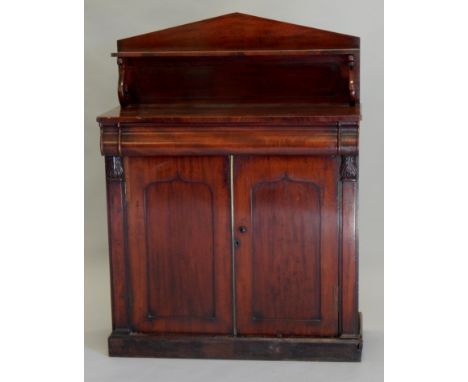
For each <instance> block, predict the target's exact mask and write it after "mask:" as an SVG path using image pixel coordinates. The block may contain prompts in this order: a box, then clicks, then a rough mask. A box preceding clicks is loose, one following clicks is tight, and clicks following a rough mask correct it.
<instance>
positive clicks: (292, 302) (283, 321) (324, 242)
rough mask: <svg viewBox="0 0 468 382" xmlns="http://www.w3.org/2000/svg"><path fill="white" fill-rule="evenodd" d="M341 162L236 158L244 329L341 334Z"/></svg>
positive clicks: (240, 312) (238, 266)
mask: <svg viewBox="0 0 468 382" xmlns="http://www.w3.org/2000/svg"><path fill="white" fill-rule="evenodd" d="M338 168H339V161H338V160H337V158H336V157H316V156H306V157H301V156H289V157H282V156H271V157H270V156H261V157H256V156H254V157H250V156H242V157H237V158H236V159H235V162H234V205H235V206H236V209H235V215H234V216H235V222H236V224H235V228H236V231H237V232H236V238H238V240H239V243H240V244H239V245H238V248H237V250H236V275H237V277H236V297H237V327H238V332H239V333H240V334H269V335H275V336H276V335H282V336H288V335H304V336H307V335H309V336H310V335H314V336H322V337H323V336H336V335H337V334H338V224H337V222H338V220H337V216H338V205H337V200H338V197H337V196H338V189H337V182H336V181H335V177H334V175H335V174H336V173H337V172H338ZM239 227H245V230H246V232H243V233H242V232H239Z"/></svg>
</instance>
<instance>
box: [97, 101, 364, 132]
mask: <svg viewBox="0 0 468 382" xmlns="http://www.w3.org/2000/svg"><path fill="white" fill-rule="evenodd" d="M97 120H98V122H99V123H100V124H101V125H102V126H111V125H115V124H116V123H121V124H135V123H136V124H146V125H148V124H151V125H149V126H154V125H160V126H174V125H176V126H178V125H189V126H191V127H197V126H198V125H197V124H199V125H200V126H206V125H207V124H209V125H213V124H217V126H218V127H222V126H225V125H235V126H238V125H260V126H264V125H267V126H296V125H301V126H310V125H315V124H319V125H323V124H328V125H330V124H335V125H336V123H337V122H341V123H342V124H346V123H354V124H355V123H357V122H359V120H360V109H359V105H356V106H353V107H350V106H349V105H327V104H325V105H316V104H313V103H302V104H298V103H273V104H272V103H267V104H235V103H230V104H206V103H205V104H201V103H194V102H191V103H173V104H170V105H167V104H160V105H158V104H150V105H130V106H128V107H125V108H121V107H117V108H114V109H112V110H110V111H108V112H107V113H104V114H102V115H100V116H99V117H98V118H97Z"/></svg>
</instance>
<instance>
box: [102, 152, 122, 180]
mask: <svg viewBox="0 0 468 382" xmlns="http://www.w3.org/2000/svg"><path fill="white" fill-rule="evenodd" d="M106 160H107V166H106V169H107V177H108V178H111V179H121V178H122V177H123V173H124V169H123V163H122V157H118V156H110V157H106Z"/></svg>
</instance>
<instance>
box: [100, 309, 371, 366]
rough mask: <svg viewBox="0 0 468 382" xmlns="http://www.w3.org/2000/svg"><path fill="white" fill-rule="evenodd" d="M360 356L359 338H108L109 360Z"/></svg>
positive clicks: (352, 359)
mask: <svg viewBox="0 0 468 382" xmlns="http://www.w3.org/2000/svg"><path fill="white" fill-rule="evenodd" d="M360 318H361V317H360ZM361 327H362V326H361ZM361 352H362V335H361V336H359V337H358V338H306V337H294V338H276V337H240V336H237V337H233V336H199V335H193V336H188V335H146V334H123V333H118V332H113V333H112V334H111V335H110V337H109V355H110V356H112V357H157V358H213V359H252V360H254V359H255V360H297V361H345V362H359V361H360V360H361Z"/></svg>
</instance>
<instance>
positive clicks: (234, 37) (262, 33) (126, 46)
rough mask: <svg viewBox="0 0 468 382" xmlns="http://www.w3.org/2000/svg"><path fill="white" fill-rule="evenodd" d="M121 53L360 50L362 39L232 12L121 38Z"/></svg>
mask: <svg viewBox="0 0 468 382" xmlns="http://www.w3.org/2000/svg"><path fill="white" fill-rule="evenodd" d="M117 47H118V51H119V52H118V54H119V55H124V54H127V53H130V52H131V53H134V52H152V53H153V52H165V53H166V54H169V53H173V52H209V53H213V52H220V51H221V52H225V51H236V52H239V53H242V54H245V53H246V52H250V51H265V50H267V51H269V50H271V51H274V52H278V51H283V50H289V51H290V50H329V49H345V50H346V49H359V38H358V37H354V36H348V35H344V34H340V33H334V32H329V31H324V30H320V29H316V28H310V27H306V26H300V25H295V24H290V23H285V22H280V21H277V20H269V19H266V18H263V17H256V16H252V15H246V14H242V13H237V12H236V13H230V14H227V15H223V16H219V17H213V18H210V19H206V20H202V21H197V22H194V23H189V24H185V25H179V26H177V27H174V28H168V29H164V30H160V31H156V32H151V33H147V34H144V35H139V36H135V37H130V38H125V39H121V40H119V41H118V42H117Z"/></svg>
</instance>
